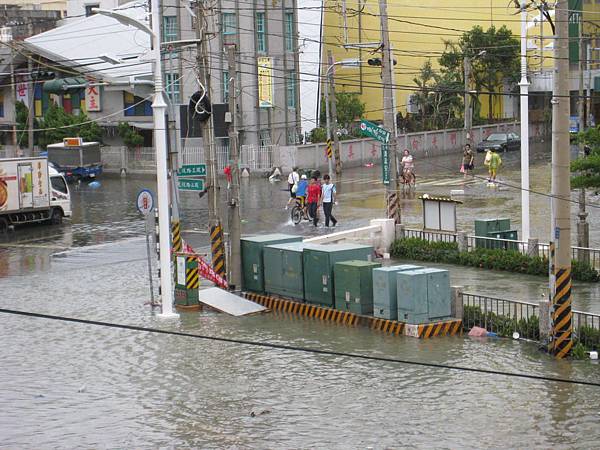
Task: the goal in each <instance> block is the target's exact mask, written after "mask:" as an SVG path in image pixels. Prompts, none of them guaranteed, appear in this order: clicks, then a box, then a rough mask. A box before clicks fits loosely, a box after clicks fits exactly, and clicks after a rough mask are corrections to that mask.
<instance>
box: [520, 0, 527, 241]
mask: <svg viewBox="0 0 600 450" xmlns="http://www.w3.org/2000/svg"><path fill="white" fill-rule="evenodd" d="M526 3H527V2H525V1H521V80H520V81H519V87H520V97H521V228H522V234H523V235H522V237H521V239H522V240H523V241H525V242H526V241H528V240H529V82H528V81H527V10H526V8H527V5H526Z"/></svg>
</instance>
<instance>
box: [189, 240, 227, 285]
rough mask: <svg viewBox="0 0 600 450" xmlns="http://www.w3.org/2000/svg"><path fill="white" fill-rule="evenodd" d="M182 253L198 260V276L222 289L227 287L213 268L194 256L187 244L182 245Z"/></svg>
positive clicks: (192, 250) (196, 255)
mask: <svg viewBox="0 0 600 450" xmlns="http://www.w3.org/2000/svg"><path fill="white" fill-rule="evenodd" d="M183 251H184V253H187V254H190V255H193V256H195V257H196V258H197V259H198V271H199V272H200V276H201V277H202V278H204V279H206V280H208V281H212V282H213V283H215V284H216V285H217V286H219V287H220V288H223V289H227V288H228V287H229V285H228V284H227V280H225V279H224V278H223V277H221V276H220V275H219V274H217V273H216V272H215V271H214V270H213V268H212V267H211V266H210V264H208V263H207V262H206V261H205V260H204V258H202V256H200V255H198V254H196V252H195V251H194V249H193V248H192V247H191V246H190V245H189V244H188V243H187V242H184V243H183Z"/></svg>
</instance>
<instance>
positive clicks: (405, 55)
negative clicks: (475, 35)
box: [321, 0, 600, 120]
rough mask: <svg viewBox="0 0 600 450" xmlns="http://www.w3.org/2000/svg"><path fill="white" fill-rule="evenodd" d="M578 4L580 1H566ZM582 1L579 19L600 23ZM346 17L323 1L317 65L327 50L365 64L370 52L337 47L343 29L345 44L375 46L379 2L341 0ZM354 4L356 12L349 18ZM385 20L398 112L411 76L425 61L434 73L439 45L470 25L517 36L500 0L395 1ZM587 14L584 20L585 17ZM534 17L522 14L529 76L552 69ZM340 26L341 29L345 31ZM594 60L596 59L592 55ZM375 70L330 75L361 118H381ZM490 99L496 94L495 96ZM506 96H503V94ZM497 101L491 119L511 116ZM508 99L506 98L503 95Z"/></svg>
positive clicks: (509, 9) (516, 22)
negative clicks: (357, 104)
mask: <svg viewBox="0 0 600 450" xmlns="http://www.w3.org/2000/svg"><path fill="white" fill-rule="evenodd" d="M572 1H575V2H577V1H580V0H572ZM582 1H583V8H584V19H585V20H586V21H588V20H589V21H594V22H598V21H599V20H600V14H598V11H599V10H600V6H598V5H596V3H598V2H597V1H596V0H593V1H591V0H590V1H588V0H582ZM345 3H346V6H347V9H348V14H347V18H346V20H345V21H344V16H343V14H341V10H340V8H339V6H338V4H339V2H337V1H332V0H325V1H324V4H325V14H324V26H323V42H324V44H323V46H322V54H321V61H326V55H327V51H328V50H332V51H333V55H334V59H335V60H337V61H339V60H342V59H345V58H360V59H361V60H363V61H366V60H367V59H368V58H371V57H372V56H371V54H370V53H369V52H370V50H345V49H344V48H343V47H342V46H341V45H340V44H343V43H345V35H344V30H345V29H347V35H348V40H347V42H348V43H358V42H380V40H381V33H380V22H379V21H380V18H379V2H378V1H377V0H361V1H360V2H359V1H347V2H345ZM358 3H360V4H361V5H362V7H361V11H362V12H361V13H360V14H355V12H356V11H357V10H358V7H357V4H358ZM387 9H388V16H389V22H388V23H389V29H390V40H391V42H392V45H393V47H394V57H395V59H396V60H397V61H398V64H397V66H396V67H395V77H396V80H395V83H396V87H397V89H396V104H397V105H398V108H397V109H398V110H399V111H401V112H402V113H403V114H404V113H405V112H406V104H407V103H408V97H409V95H410V94H411V93H412V92H414V90H415V89H416V88H415V87H414V86H415V83H414V81H413V78H415V77H416V76H417V72H418V70H419V69H420V68H421V67H422V66H423V64H424V63H425V62H426V61H427V60H428V59H429V60H431V62H432V64H433V67H434V69H439V64H438V58H439V57H440V56H441V54H442V53H443V51H444V47H445V44H444V42H445V41H454V42H456V41H458V39H459V38H460V35H461V34H462V32H463V31H468V30H470V29H471V28H472V27H473V26H475V25H480V26H481V27H482V28H484V29H487V28H489V27H490V26H491V25H494V26H496V27H497V28H499V27H501V26H502V25H506V26H507V27H508V28H509V29H510V30H511V31H512V33H513V35H514V36H515V37H517V38H519V37H520V16H519V14H518V13H517V11H516V10H515V8H514V5H513V3H512V2H506V1H504V0H470V1H469V2H465V1H464V0H447V1H444V2H440V1H439V0H419V1H414V0H406V1H403V2H401V4H399V3H397V2H388V8H387ZM586 13H587V14H588V16H587V17H585V14H586ZM534 17H539V13H537V12H531V13H529V14H528V18H529V21H530V22H531V23H530V28H529V32H528V35H529V36H530V38H529V42H528V47H529V70H530V72H531V73H532V74H535V73H539V72H541V71H543V70H546V71H550V70H552V65H553V62H554V59H553V58H552V48H551V40H550V39H543V41H542V40H541V36H542V28H543V33H544V34H543V36H549V35H551V28H550V25H549V24H548V22H545V23H544V24H543V26H542V25H534V22H533V20H534ZM345 25H346V27H345ZM597 28H598V27H596V26H593V25H591V24H586V26H585V27H584V32H585V33H590V34H594V33H597ZM541 42H543V47H544V48H545V51H544V52H543V56H544V57H543V58H542V52H541V50H540V47H542V46H541V45H540V43H541ZM596 56H597V55H596ZM380 73H381V69H380V68H379V67H369V66H366V65H364V66H363V67H361V68H360V69H358V68H342V69H339V70H337V73H336V87H339V88H340V90H343V91H347V92H357V93H359V94H360V95H361V99H362V101H363V102H365V103H366V111H367V114H366V117H367V118H369V119H371V120H381V119H382V116H383V115H382V112H381V105H382V102H383V99H382V89H381V84H380V83H381V80H380ZM495 97H496V96H495ZM505 97H506V96H505ZM501 98H502V97H499V96H498V99H497V100H496V101H495V102H494V116H495V117H497V118H501V117H506V116H507V115H508V112H509V111H510V110H512V111H514V112H515V113H516V112H517V111H516V110H517V108H514V106H513V105H508V104H507V103H506V101H505V100H501ZM506 98H509V97H506ZM480 101H481V104H482V111H481V115H482V116H485V115H487V110H488V108H487V104H488V101H487V95H482V96H481V97H480Z"/></svg>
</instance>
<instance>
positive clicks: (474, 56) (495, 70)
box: [439, 25, 520, 120]
mask: <svg viewBox="0 0 600 450" xmlns="http://www.w3.org/2000/svg"><path fill="white" fill-rule="evenodd" d="M445 45H446V48H445V50H444V53H443V54H442V56H441V58H440V60H439V62H440V65H441V66H442V67H443V69H444V70H445V71H446V72H453V73H455V74H459V77H460V81H462V82H463V83H464V78H463V60H464V58H465V57H470V58H471V61H472V64H471V65H472V70H471V73H472V77H473V80H474V82H475V89H476V90H477V91H487V92H489V93H490V95H489V98H488V118H489V119H490V120H491V119H492V118H493V93H494V92H497V91H498V90H499V89H500V88H501V87H502V84H503V82H504V81H505V80H507V81H508V82H509V83H511V84H513V83H515V82H516V81H517V78H518V76H519V48H520V44H519V40H518V39H516V38H515V37H513V35H512V32H511V31H510V30H509V29H508V28H507V27H506V25H502V27H500V28H496V27H495V26H491V27H490V28H488V29H487V30H484V29H483V28H482V27H480V26H479V25H476V26H474V27H473V28H472V29H471V30H469V31H466V32H465V33H463V35H462V36H461V37H460V39H459V40H458V42H451V41H446V42H445ZM483 51H485V53H482V52H483Z"/></svg>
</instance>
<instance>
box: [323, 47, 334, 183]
mask: <svg viewBox="0 0 600 450" xmlns="http://www.w3.org/2000/svg"><path fill="white" fill-rule="evenodd" d="M327 56H328V58H327V64H328V66H327V69H325V83H324V84H325V86H323V88H324V89H325V128H326V130H325V132H326V136H327V150H326V152H327V167H328V169H329V173H330V174H331V173H333V155H331V156H330V155H329V148H330V145H331V111H330V108H329V69H330V68H331V64H332V62H331V51H329V52H328V55H327Z"/></svg>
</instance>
